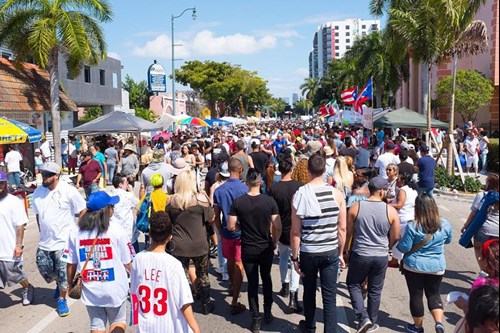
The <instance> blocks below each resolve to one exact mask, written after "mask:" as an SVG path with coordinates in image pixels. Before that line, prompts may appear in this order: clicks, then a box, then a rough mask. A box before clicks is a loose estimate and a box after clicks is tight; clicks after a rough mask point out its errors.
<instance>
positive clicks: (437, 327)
mask: <svg viewBox="0 0 500 333" xmlns="http://www.w3.org/2000/svg"><path fill="white" fill-rule="evenodd" d="M434 329H435V330H436V333H444V326H443V324H441V323H436V325H435V326H434Z"/></svg>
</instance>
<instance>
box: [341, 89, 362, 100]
mask: <svg viewBox="0 0 500 333" xmlns="http://www.w3.org/2000/svg"><path fill="white" fill-rule="evenodd" d="M340 97H341V98H342V102H344V104H354V102H356V98H357V97H358V87H352V88H349V89H346V90H342V91H341V92H340Z"/></svg>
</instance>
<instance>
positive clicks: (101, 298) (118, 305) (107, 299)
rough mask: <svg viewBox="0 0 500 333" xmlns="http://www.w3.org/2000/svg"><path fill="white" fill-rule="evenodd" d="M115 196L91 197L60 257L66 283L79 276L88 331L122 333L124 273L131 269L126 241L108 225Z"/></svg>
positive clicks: (117, 229)
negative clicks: (64, 262)
mask: <svg viewBox="0 0 500 333" xmlns="http://www.w3.org/2000/svg"><path fill="white" fill-rule="evenodd" d="M119 200H120V198H119V197H118V196H109V194H107V193H106V192H104V191H98V192H95V193H92V194H91V195H90V196H89V198H88V201H87V211H86V212H85V213H84V214H83V215H82V216H81V217H80V219H79V221H78V228H75V229H74V230H73V232H72V233H71V235H70V237H69V240H68V245H67V248H66V250H65V251H64V254H63V257H62V258H63V260H64V261H66V263H67V273H68V281H73V278H74V276H75V273H76V272H77V271H79V272H80V274H81V276H82V284H83V289H82V298H81V299H82V302H83V304H85V305H86V307H87V312H88V314H89V317H90V331H91V332H93V333H98V332H106V325H107V324H108V323H109V331H110V332H114V333H118V332H125V328H126V316H127V314H126V310H127V302H126V300H127V296H128V289H129V285H128V282H127V280H128V279H127V270H130V268H131V265H132V263H131V262H132V253H131V250H130V249H131V248H132V247H131V244H130V239H129V238H128V237H127V235H126V233H125V232H124V231H123V230H122V228H121V227H120V226H119V225H117V224H110V223H109V220H110V218H111V216H112V215H113V206H114V205H115V204H117V203H118V202H119Z"/></svg>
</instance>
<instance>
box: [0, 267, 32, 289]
mask: <svg viewBox="0 0 500 333" xmlns="http://www.w3.org/2000/svg"><path fill="white" fill-rule="evenodd" d="M23 280H26V275H25V274H24V272H23V262H22V261H0V289H3V288H5V286H6V285H8V286H9V287H10V286H13V285H15V284H18V283H19V282H21V281H23Z"/></svg>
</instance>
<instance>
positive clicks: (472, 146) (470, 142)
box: [464, 137, 479, 156]
mask: <svg viewBox="0 0 500 333" xmlns="http://www.w3.org/2000/svg"><path fill="white" fill-rule="evenodd" d="M464 145H465V146H466V147H467V149H468V150H466V153H467V156H476V155H477V149H478V148H479V140H478V139H477V138H474V139H471V138H470V137H467V139H465V141H464ZM469 151H471V152H472V155H471V154H469Z"/></svg>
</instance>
